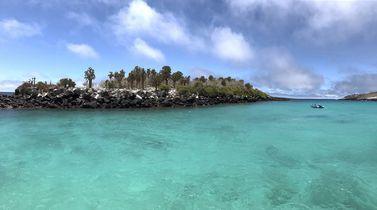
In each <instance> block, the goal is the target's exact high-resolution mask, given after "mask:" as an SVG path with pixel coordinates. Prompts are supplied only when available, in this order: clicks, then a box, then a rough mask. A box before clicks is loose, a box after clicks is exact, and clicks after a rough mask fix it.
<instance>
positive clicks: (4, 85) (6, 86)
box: [0, 80, 22, 92]
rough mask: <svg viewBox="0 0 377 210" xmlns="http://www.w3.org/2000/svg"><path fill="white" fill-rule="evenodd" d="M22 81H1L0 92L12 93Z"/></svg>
mask: <svg viewBox="0 0 377 210" xmlns="http://www.w3.org/2000/svg"><path fill="white" fill-rule="evenodd" d="M21 84H22V81H19V80H2V81H0V92H13V91H14V90H15V89H16V88H17V87H18V86H19V85H21Z"/></svg>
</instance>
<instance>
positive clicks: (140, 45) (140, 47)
mask: <svg viewBox="0 0 377 210" xmlns="http://www.w3.org/2000/svg"><path fill="white" fill-rule="evenodd" d="M133 49H134V51H135V52H136V53H137V54H140V55H142V56H145V57H147V58H150V59H152V60H155V61H158V62H162V61H164V60H165V56H164V54H163V53H162V52H161V51H160V50H158V49H156V48H153V47H151V46H149V45H148V44H147V43H146V42H145V41H144V40H142V39H139V38H137V39H136V40H135V41H134V45H133Z"/></svg>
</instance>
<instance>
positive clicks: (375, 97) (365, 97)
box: [343, 92, 377, 101]
mask: <svg viewBox="0 0 377 210" xmlns="http://www.w3.org/2000/svg"><path fill="white" fill-rule="evenodd" d="M343 99H344V100H350V101H377V92H372V93H366V94H353V95H348V96H346V97H344V98H343Z"/></svg>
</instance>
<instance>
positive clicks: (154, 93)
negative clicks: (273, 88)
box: [0, 66, 279, 109]
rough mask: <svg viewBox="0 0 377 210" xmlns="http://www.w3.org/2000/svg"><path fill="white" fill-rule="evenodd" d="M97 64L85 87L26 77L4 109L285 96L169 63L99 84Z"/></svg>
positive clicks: (1, 104) (113, 75) (5, 98)
mask: <svg viewBox="0 0 377 210" xmlns="http://www.w3.org/2000/svg"><path fill="white" fill-rule="evenodd" d="M95 78H96V75H95V71H94V69H93V68H88V70H87V71H85V79H86V83H85V87H82V88H79V87H76V83H75V82H74V81H73V80H72V79H69V78H64V79H61V80H60V81H59V82H58V83H57V84H52V83H49V84H48V83H47V82H36V79H35V78H33V79H31V80H30V81H27V82H24V83H23V84H22V85H20V86H19V87H18V88H17V89H16V90H15V94H14V95H1V96H0V108H1V109H41V108H58V109H71V108H90V109H97V108H98V109H111V108H150V107H193V106H207V105H215V104H228V103H250V102H257V101H268V100H279V99H277V98H273V97H271V96H269V95H268V94H266V93H264V92H262V91H260V90H258V89H256V88H254V87H253V86H252V85H251V84H250V83H246V84H245V83H244V81H243V80H236V79H234V78H231V77H226V78H223V77H218V78H215V77H214V76H208V77H205V76H201V77H197V78H194V79H193V80H191V78H190V76H184V75H183V73H182V72H180V71H177V72H174V73H172V70H171V68H170V67H169V66H164V67H162V69H161V71H159V72H157V71H156V70H154V69H147V70H145V69H144V68H141V67H138V66H136V67H135V68H134V69H133V70H132V71H130V72H129V74H128V76H126V73H125V71H124V70H120V71H118V72H110V73H109V75H108V79H106V80H105V81H102V82H101V83H100V84H99V85H98V87H96V88H94V87H93V80H94V79H95Z"/></svg>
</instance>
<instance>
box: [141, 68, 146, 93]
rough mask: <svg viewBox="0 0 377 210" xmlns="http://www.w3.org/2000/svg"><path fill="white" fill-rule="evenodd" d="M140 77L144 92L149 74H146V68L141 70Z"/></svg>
mask: <svg viewBox="0 0 377 210" xmlns="http://www.w3.org/2000/svg"><path fill="white" fill-rule="evenodd" d="M140 77H141V89H143V90H144V86H145V80H147V73H146V72H145V69H144V68H141V70H140Z"/></svg>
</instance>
